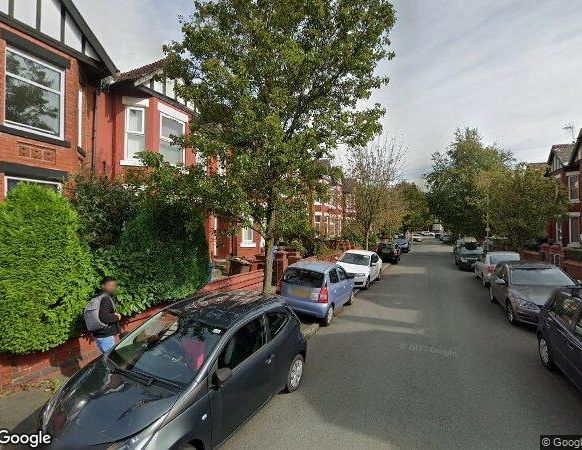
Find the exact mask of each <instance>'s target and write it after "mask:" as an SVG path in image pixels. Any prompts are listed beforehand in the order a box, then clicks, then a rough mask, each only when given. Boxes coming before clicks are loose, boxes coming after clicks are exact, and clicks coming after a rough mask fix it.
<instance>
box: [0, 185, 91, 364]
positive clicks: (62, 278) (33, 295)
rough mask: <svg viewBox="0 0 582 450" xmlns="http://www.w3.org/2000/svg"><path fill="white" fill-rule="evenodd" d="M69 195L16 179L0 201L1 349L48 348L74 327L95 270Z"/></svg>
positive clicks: (69, 335) (22, 350)
mask: <svg viewBox="0 0 582 450" xmlns="http://www.w3.org/2000/svg"><path fill="white" fill-rule="evenodd" d="M78 229H79V219H78V216H77V214H76V212H75V211H74V210H73V208H72V207H71V205H70V203H69V202H68V200H67V199H66V198H65V197H63V196H62V195H61V194H59V193H57V192H55V191H53V190H51V189H48V188H46V187H40V186H34V185H29V184H25V183H21V184H20V185H19V186H18V187H16V188H15V189H14V190H13V191H11V192H10V194H9V195H8V197H7V199H6V201H5V202H4V203H2V204H0V330H1V332H0V351H6V352H11V353H17V354H22V353H29V352H32V351H36V350H48V349H49V348H52V347H55V346H57V345H60V344H62V343H63V342H65V341H66V340H67V339H69V338H70V337H72V336H74V335H75V334H77V333H78V332H79V325H80V321H79V317H80V316H81V314H82V310H83V307H84V305H85V303H86V302H87V300H88V298H90V296H91V294H92V292H93V289H94V285H95V274H94V271H93V270H92V267H91V255H90V252H89V249H88V247H87V245H86V244H84V243H83V242H82V241H81V240H80V238H79V235H78Z"/></svg>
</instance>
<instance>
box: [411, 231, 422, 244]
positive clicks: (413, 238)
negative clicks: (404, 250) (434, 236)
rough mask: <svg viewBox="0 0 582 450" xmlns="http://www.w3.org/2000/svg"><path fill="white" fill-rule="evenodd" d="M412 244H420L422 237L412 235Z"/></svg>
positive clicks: (416, 234)
mask: <svg viewBox="0 0 582 450" xmlns="http://www.w3.org/2000/svg"><path fill="white" fill-rule="evenodd" d="M412 241H413V242H422V235H421V234H418V233H412Z"/></svg>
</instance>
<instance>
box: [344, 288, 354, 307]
mask: <svg viewBox="0 0 582 450" xmlns="http://www.w3.org/2000/svg"><path fill="white" fill-rule="evenodd" d="M354 297H355V294H354V291H353V290H352V293H351V294H350V299H349V300H348V301H347V302H346V305H348V306H349V305H352V304H353V303H354Z"/></svg>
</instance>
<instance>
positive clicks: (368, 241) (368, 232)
mask: <svg viewBox="0 0 582 450" xmlns="http://www.w3.org/2000/svg"><path fill="white" fill-rule="evenodd" d="M369 243H370V230H366V250H368V246H369Z"/></svg>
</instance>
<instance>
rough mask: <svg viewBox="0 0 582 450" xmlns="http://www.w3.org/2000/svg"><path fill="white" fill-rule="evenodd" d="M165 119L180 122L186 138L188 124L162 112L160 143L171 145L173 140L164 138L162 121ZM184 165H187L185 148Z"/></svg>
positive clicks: (183, 152) (183, 153)
mask: <svg viewBox="0 0 582 450" xmlns="http://www.w3.org/2000/svg"><path fill="white" fill-rule="evenodd" d="M164 117H165V118H166V119H170V120H173V121H174V122H178V123H179V124H180V125H182V136H184V134H185V133H186V122H184V121H182V120H180V119H177V118H176V117H173V116H171V115H169V114H166V113H163V112H161V111H160V141H164V142H169V143H170V144H171V143H172V139H170V138H166V137H164V136H162V129H163V125H162V120H163V118H164ZM160 153H161V148H160ZM182 164H183V165H185V164H186V149H185V148H183V149H182Z"/></svg>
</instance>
